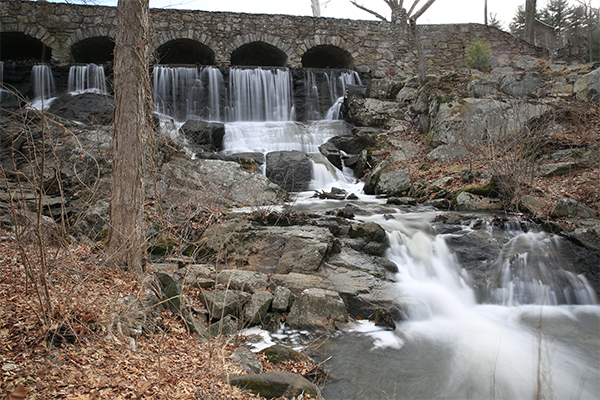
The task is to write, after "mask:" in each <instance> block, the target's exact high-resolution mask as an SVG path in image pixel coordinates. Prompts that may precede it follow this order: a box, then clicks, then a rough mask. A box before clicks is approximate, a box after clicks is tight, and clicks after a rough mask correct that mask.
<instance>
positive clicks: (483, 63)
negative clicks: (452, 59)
mask: <svg viewBox="0 0 600 400" xmlns="http://www.w3.org/2000/svg"><path fill="white" fill-rule="evenodd" d="M465 52H466V53H467V65H468V66H469V68H474V69H478V70H481V71H487V70H488V69H490V58H491V57H492V48H491V47H490V43H489V42H488V41H487V40H485V39H481V38H479V37H476V38H475V39H473V41H472V42H471V44H470V45H469V47H467V48H466V50H465Z"/></svg>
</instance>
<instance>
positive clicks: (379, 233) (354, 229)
mask: <svg viewBox="0 0 600 400" xmlns="http://www.w3.org/2000/svg"><path fill="white" fill-rule="evenodd" d="M348 236H349V237H350V238H354V239H360V242H358V241H357V242H354V243H353V246H352V245H351V247H353V248H354V247H356V248H355V250H359V251H363V252H365V253H367V254H371V255H376V256H381V255H383V253H385V251H386V250H387V248H388V247H389V246H390V243H389V240H388V237H387V234H386V232H385V230H384V229H383V228H382V227H381V226H380V225H378V224H376V223H374V222H365V223H354V224H352V225H351V226H350V230H349V231H348Z"/></svg>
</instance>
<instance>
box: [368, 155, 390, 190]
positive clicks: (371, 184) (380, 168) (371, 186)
mask: <svg viewBox="0 0 600 400" xmlns="http://www.w3.org/2000/svg"><path fill="white" fill-rule="evenodd" d="M390 168H391V164H390V163H389V162H387V161H382V162H380V163H379V164H378V165H377V166H376V167H375V169H373V171H371V173H370V174H369V176H367V179H366V181H365V185H364V186H363V191H364V192H365V193H366V194H375V187H376V186H377V181H379V178H380V177H381V175H382V174H383V173H386V172H388V171H389V170H390Z"/></svg>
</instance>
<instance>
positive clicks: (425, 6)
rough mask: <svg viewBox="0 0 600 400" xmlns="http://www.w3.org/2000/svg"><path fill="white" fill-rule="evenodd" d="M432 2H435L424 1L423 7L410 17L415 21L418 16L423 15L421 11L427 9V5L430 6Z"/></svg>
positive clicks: (432, 0) (433, 0) (431, 0)
mask: <svg viewBox="0 0 600 400" xmlns="http://www.w3.org/2000/svg"><path fill="white" fill-rule="evenodd" d="M434 2H435V0H428V1H427V3H425V4H424V5H423V7H421V9H420V10H419V11H417V12H416V13H415V15H413V16H411V17H410V19H414V20H415V21H416V20H417V18H419V17H420V16H421V15H423V13H424V12H425V11H427V9H428V8H429V7H431V5H432V4H433V3H434Z"/></svg>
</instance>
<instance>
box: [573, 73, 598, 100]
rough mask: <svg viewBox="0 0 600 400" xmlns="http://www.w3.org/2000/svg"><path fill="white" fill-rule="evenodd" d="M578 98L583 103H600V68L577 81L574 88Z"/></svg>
mask: <svg viewBox="0 0 600 400" xmlns="http://www.w3.org/2000/svg"><path fill="white" fill-rule="evenodd" d="M573 92H575V94H576V95H577V98H578V99H580V100H583V101H596V102H598V101H600V68H596V69H595V70H593V71H592V72H590V73H589V74H586V75H584V76H582V77H581V78H579V79H577V81H576V82H575V85H574V86H573Z"/></svg>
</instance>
